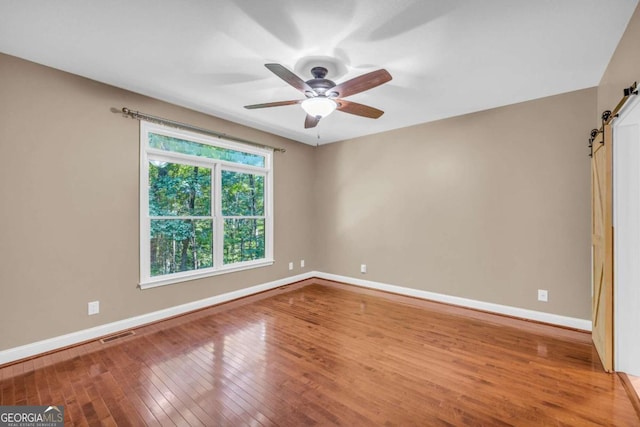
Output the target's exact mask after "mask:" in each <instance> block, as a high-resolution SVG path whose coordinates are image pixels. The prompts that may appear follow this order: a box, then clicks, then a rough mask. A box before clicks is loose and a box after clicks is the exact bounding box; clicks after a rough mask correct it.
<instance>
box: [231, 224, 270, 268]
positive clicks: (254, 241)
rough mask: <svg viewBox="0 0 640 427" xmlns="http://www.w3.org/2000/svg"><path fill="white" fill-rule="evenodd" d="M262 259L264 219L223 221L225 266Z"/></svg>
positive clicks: (263, 255)
mask: <svg viewBox="0 0 640 427" xmlns="http://www.w3.org/2000/svg"><path fill="white" fill-rule="evenodd" d="M264 257H265V252H264V219H225V220H224V263H225V264H233V263H236V262H242V261H251V260H254V259H261V258H264Z"/></svg>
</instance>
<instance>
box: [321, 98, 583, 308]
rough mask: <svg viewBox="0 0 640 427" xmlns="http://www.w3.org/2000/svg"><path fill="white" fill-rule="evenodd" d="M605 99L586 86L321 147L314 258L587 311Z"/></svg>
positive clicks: (373, 273)
mask: <svg viewBox="0 0 640 427" xmlns="http://www.w3.org/2000/svg"><path fill="white" fill-rule="evenodd" d="M595 106H596V90H595V89H587V90H582V91H578V92H573V93H568V94H563V95H559V96H553V97H549V98H544V99H539V100H535V101H530V102H526V103H521V104H516V105H511V106H507V107H503V108H497V109H493V110H488V111H483V112H479V113H474V114H469V115H465V116H461V117H456V118H452V119H447V120H442V121H438V122H433V123H428V124H423V125H418V126H414V127H409V128H404V129H400V130H396V131H391V132H386V133H381V134H377V135H372V136H367V137H362V138H358V139H353V140H349V141H344V142H340V143H335V144H330V145H325V146H321V147H320V149H319V150H318V156H317V162H318V163H317V171H316V172H317V177H316V189H317V202H316V206H317V209H318V210H317V217H318V227H319V228H318V233H317V241H318V247H317V251H318V257H319V260H318V264H319V265H320V266H321V268H322V269H323V271H327V272H331V273H334V274H340V275H345V276H351V277H357V278H362V279H367V280H373V281H378V282H383V283H389V284H394V285H400V286H405V287H409V288H415V289H420V290H426V291H433V292H438V293H443V294H447V295H455V296H460V297H465V298H471V299H476V300H481V301H487V302H492V303H498V304H504V305H509V306H515V307H522V308H526V309H532V310H539V311H545V312H550V313H556V314H560V315H566V316H572V317H577V318H582V319H590V316H591V311H590V267H589V265H590V240H589V239H590V232H589V230H590V225H589V221H590V219H589V212H590V202H589V200H590V175H589V166H590V164H589V158H588V156H587V154H588V152H587V149H586V140H587V137H588V132H589V130H590V129H591V127H592V124H593V117H594V114H595ZM361 263H366V264H367V266H368V273H367V274H365V275H362V274H360V272H359V269H360V264H361ZM539 288H542V289H547V290H548V291H549V302H548V303H541V302H538V301H537V289H539Z"/></svg>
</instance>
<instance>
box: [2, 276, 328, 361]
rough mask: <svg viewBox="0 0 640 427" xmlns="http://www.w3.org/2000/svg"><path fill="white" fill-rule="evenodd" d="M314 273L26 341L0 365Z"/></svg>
mask: <svg viewBox="0 0 640 427" xmlns="http://www.w3.org/2000/svg"><path fill="white" fill-rule="evenodd" d="M315 275H316V273H315V272H309V273H303V274H299V275H297V276H290V277H286V278H284V279H280V280H275V281H273V282H269V283H263V284H260V285H256V286H251V287H250V288H245V289H239V290H237V291H233V292H227V293H225V294H221V295H216V296H213V297H210V298H205V299H201V300H198V301H193V302H189V303H186V304H182V305H178V306H175V307H170V308H166V309H163V310H158V311H154V312H151V313H147V314H142V315H140V316H135V317H131V318H128V319H123V320H119V321H116V322H112V323H107V324H104V325H100V326H96V327H94V328H90V329H84V330H81V331H77V332H72V333H70V334H66V335H60V336H57V337H53V338H49V339H46V340H42V341H37V342H34V343H31V344H26V345H23V346H20V347H14V348H10V349H7V350H2V351H0V365H3V364H5V363H10V362H14V361H16V360H20V359H25V358H28V357H32V356H35V355H38V354H42V353H46V352H49V351H52V350H56V349H59V348H63V347H67V346H70V345H74V344H78V343H81V342H85V341H91V340H94V339H96V338H100V337H103V336H105V335H111V334H114V333H116V332H120V331H124V330H127V329H131V328H135V327H138V326H142V325H145V324H147V323H152V322H157V321H159V320H163V319H167V318H169V317H173V316H177V315H180V314H184V313H188V312H190V311H194V310H199V309H201V308H205V307H209V306H212V305H216V304H220V303H223V302H228V301H231V300H234V299H238V298H242V297H245V296H248V295H252V294H256V293H259V292H264V291H268V290H269V289H274V288H277V287H280V286H284V285H288V284H290V283H294V282H299V281H301V280H306V279H310V278H312V277H315Z"/></svg>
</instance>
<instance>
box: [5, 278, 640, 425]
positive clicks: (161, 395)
mask: <svg viewBox="0 0 640 427" xmlns="http://www.w3.org/2000/svg"><path fill="white" fill-rule="evenodd" d="M597 357H598V356H597V355H596V353H595V350H594V349H593V346H592V345H591V341H590V336H589V335H588V334H586V333H582V332H578V331H571V330H566V329H560V328H554V327H550V326H546V325H541V324H537V323H533V322H527V321H522V320H517V319H510V318H505V317H501V316H495V315H491V314H487V313H481V312H477V311H472V310H466V309H462V308H458V307H452V306H447V305H444V304H438V303H432V302H428V301H421V300H417V299H412V298H408V297H402V296H398V295H391V294H384V293H381V292H377V291H371V290H365V289H360V288H356V287H349V286H346V285H340V284H335V283H331V282H327V281H322V280H314V283H309V282H305V283H299V284H294V285H290V286H288V287H284V288H281V289H277V290H274V291H270V292H267V293H265V294H261V295H257V296H252V297H249V298H245V299H243V300H240V301H236V302H232V303H228V304H224V305H221V306H217V307H212V308H209V309H205V310H201V311H199V312H196V313H192V314H188V315H185V316H181V317H179V318H175V319H171V320H168V321H164V322H160V323H157V324H154V325H150V326H145V327H142V328H139V329H137V330H136V334H135V335H133V336H129V337H125V338H121V339H118V340H115V341H112V342H110V343H107V344H102V343H100V342H99V341H95V342H91V343H88V344H84V345H81V346H77V347H74V348H70V349H67V350H63V351H60V352H57V353H52V354H49V355H46V356H42V357H38V358H35V359H31V360H28V361H26V362H22V363H18V364H14V365H11V366H7V367H4V368H2V369H0V405H14V404H15V405H50V404H54V405H64V407H65V421H66V423H65V425H90V426H93V425H100V424H104V425H119V426H126V425H132V426H138V425H206V426H217V425H231V426H239V425H243V426H244V425H255V426H271V425H282V426H307V425H345V426H356V425H376V426H377V425H401V426H406V425H422V426H441V425H442V426H446V425H448V426H450V425H454V426H462V425H464V426H468V425H484V426H508V425H517V426H547V425H548V426H589V425H598V426H602V425H605V426H607V425H608V426H638V425H640V420H639V419H638V417H637V415H636V413H635V411H634V408H633V406H632V404H631V402H630V400H629V398H628V397H627V395H626V393H625V390H624V387H623V385H622V384H621V380H620V378H619V377H618V375H609V374H606V373H604V372H603V370H602V369H601V368H600V363H599V361H598V358H597Z"/></svg>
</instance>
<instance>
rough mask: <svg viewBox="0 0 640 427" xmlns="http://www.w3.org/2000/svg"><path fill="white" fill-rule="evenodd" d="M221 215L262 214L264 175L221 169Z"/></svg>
mask: <svg viewBox="0 0 640 427" xmlns="http://www.w3.org/2000/svg"><path fill="white" fill-rule="evenodd" d="M222 215H224V216H263V215H264V176H262V175H254V174H251V173H241V172H231V171H222Z"/></svg>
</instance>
